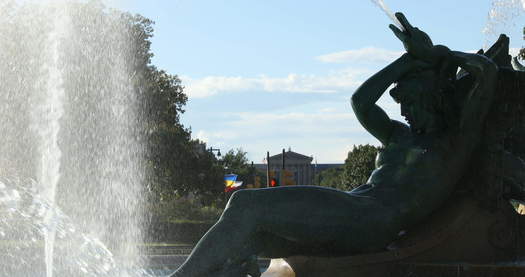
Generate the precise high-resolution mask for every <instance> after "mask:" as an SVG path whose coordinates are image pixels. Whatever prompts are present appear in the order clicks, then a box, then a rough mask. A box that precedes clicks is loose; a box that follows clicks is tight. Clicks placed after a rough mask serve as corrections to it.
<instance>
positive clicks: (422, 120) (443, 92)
mask: <svg viewBox="0 0 525 277" xmlns="http://www.w3.org/2000/svg"><path fill="white" fill-rule="evenodd" d="M454 94H455V88H454V81H453V80H452V78H446V77H445V76H443V74H439V73H437V72H436V71H434V70H432V69H428V70H422V71H417V72H412V73H409V74H407V75H405V76H403V78H401V79H400V80H398V81H397V83H396V86H395V87H394V88H393V89H391V90H390V95H391V96H392V98H393V99H394V100H395V101H396V102H397V103H399V104H400V105H401V115H402V116H403V117H404V118H405V120H406V121H407V123H408V124H409V125H410V128H411V129H412V131H414V132H417V133H429V132H435V131H441V130H445V129H448V128H452V127H454V126H455V125H456V123H457V118H458V110H459V109H458V108H457V105H456V104H455V103H456V102H455V100H454Z"/></svg>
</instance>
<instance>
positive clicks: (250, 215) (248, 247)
mask: <svg viewBox="0 0 525 277" xmlns="http://www.w3.org/2000/svg"><path fill="white" fill-rule="evenodd" d="M396 17H397V18H398V19H399V21H400V22H401V24H402V25H403V27H404V29H405V30H404V31H401V30H399V29H398V28H396V27H395V26H393V25H391V26H390V28H391V29H392V31H393V32H394V34H395V35H396V36H397V38H399V39H400V40H401V42H402V43H403V45H404V47H405V49H406V53H405V54H403V55H402V56H401V57H399V58H398V59H397V60H395V61H394V62H392V63H391V64H389V65H388V66H386V67H385V68H384V69H382V70H381V71H379V72H378V73H376V74H375V75H373V76H372V77H370V78H369V79H368V80H366V81H365V82H364V83H363V84H362V85H361V86H360V87H359V88H358V89H357V90H356V91H355V93H354V94H353V95H352V98H351V105H352V108H353V111H354V113H355V115H356V116H357V118H358V120H359V122H360V123H361V124H362V125H363V127H364V128H365V129H366V130H367V131H368V132H369V133H370V134H372V135H373V136H374V137H375V138H377V139H378V140H379V141H380V142H381V144H382V146H383V149H382V150H381V151H380V153H379V154H378V156H377V160H376V169H375V170H374V171H373V173H372V174H371V176H370V178H369V180H368V182H367V183H366V184H364V185H362V186H360V187H358V188H356V189H354V190H352V191H349V192H346V191H339V190H335V189H329V188H324V187H316V186H290V187H278V188H264V189H251V190H241V191H238V192H236V193H234V194H233V195H232V197H231V198H230V200H229V202H228V204H227V207H226V209H225V210H224V213H223V214H222V216H221V217H220V219H219V220H218V222H217V223H216V224H215V225H214V226H213V227H212V228H211V229H210V230H209V231H208V232H207V233H206V235H204V237H203V238H202V239H201V240H200V242H199V243H198V244H197V246H196V247H195V249H194V250H193V252H192V253H191V255H190V257H189V258H188V259H187V260H186V262H185V263H184V264H183V265H182V266H181V267H180V268H179V269H178V270H177V271H176V272H175V273H174V274H173V275H172V276H176V277H180V276H184V277H197V276H246V275H247V274H249V275H251V276H259V275H260V273H259V272H258V268H257V263H256V256H257V255H264V256H266V257H288V256H292V255H312V256H344V255H354V254H360V253H370V252H374V251H380V250H383V249H384V248H385V247H386V246H387V245H388V243H389V242H391V241H392V240H395V239H396V238H397V237H398V236H399V234H400V232H402V231H403V230H406V229H408V228H411V227H412V226H414V225H415V224H417V223H419V222H420V221H421V220H422V219H424V218H425V217H427V216H428V215H429V214H430V213H431V212H433V211H434V210H436V209H437V208H438V207H439V206H440V205H442V203H443V202H444V201H445V200H446V199H447V198H448V197H449V196H450V194H451V193H452V191H453V190H454V188H455V187H456V185H457V184H458V182H460V179H461V177H462V176H463V175H464V173H465V171H466V170H468V167H469V161H470V159H471V157H472V153H473V151H474V149H475V148H476V147H477V145H478V144H479V141H480V134H481V132H482V128H483V122H484V120H485V117H486V115H487V112H488V110H489V108H490V106H491V104H492V100H493V94H494V90H495V86H496V83H497V76H498V74H497V72H498V67H497V65H496V64H495V63H494V62H493V61H491V60H490V59H488V58H487V57H485V56H483V55H480V54H470V53H463V52H458V51H451V50H449V49H448V48H447V47H445V46H441V45H434V44H433V43H432V41H431V40H430V38H429V37H428V35H427V34H425V33H424V32H423V31H421V30H419V29H418V28H415V27H412V26H411V25H410V23H409V22H408V21H407V20H406V18H405V17H404V16H403V15H402V14H401V13H397V14H396ZM458 67H460V68H461V69H463V70H465V71H466V72H467V73H468V74H470V75H471V76H472V78H473V80H472V82H471V83H470V84H471V85H470V86H469V87H464V86H459V85H458V84H457V83H456V73H457V69H458ZM392 84H395V87H394V88H392V89H391V90H390V95H391V96H392V97H393V99H394V100H395V101H396V102H398V103H399V104H400V106H401V114H402V115H403V116H404V117H405V119H406V121H407V123H408V124H405V123H402V122H399V121H396V120H392V119H390V118H389V117H388V116H387V114H386V113H385V112H384V111H383V110H382V109H381V108H380V107H379V106H378V105H377V104H376V102H377V101H378V99H379V98H380V97H381V96H382V95H383V94H384V93H385V91H386V90H387V89H388V87H389V86H391V85H392Z"/></svg>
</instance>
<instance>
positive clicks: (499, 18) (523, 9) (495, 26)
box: [483, 0, 525, 48]
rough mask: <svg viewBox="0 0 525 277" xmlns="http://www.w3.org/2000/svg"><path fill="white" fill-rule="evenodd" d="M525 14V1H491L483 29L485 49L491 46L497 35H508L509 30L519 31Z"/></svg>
mask: <svg viewBox="0 0 525 277" xmlns="http://www.w3.org/2000/svg"><path fill="white" fill-rule="evenodd" d="M524 14H525V0H493V1H492V3H491V8H490V11H489V13H488V17H487V24H486V25H485V28H483V34H485V47H484V48H487V47H488V46H490V45H492V43H494V41H496V39H497V38H498V36H499V34H504V33H506V34H508V33H510V32H511V30H515V29H520V30H521V28H522V27H523V26H521V25H516V22H519V23H520V24H521V21H520V20H518V19H521V20H523V15H524Z"/></svg>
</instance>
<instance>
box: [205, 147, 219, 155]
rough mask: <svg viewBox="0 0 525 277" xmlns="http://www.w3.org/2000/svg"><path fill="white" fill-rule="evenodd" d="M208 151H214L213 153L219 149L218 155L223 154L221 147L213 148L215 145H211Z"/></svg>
mask: <svg viewBox="0 0 525 277" xmlns="http://www.w3.org/2000/svg"><path fill="white" fill-rule="evenodd" d="M208 151H210V152H212V153H213V151H217V157H220V156H221V149H219V148H213V147H210V148H209V149H208Z"/></svg>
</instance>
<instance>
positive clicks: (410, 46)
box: [389, 13, 437, 64]
mask: <svg viewBox="0 0 525 277" xmlns="http://www.w3.org/2000/svg"><path fill="white" fill-rule="evenodd" d="M396 17H397V19H398V20H399V22H400V23H401V25H403V27H404V28H405V30H404V31H401V30H400V29H398V28H397V27H396V26H394V25H392V24H390V26H389V27H390V29H392V31H393V32H394V34H395V35H396V37H397V38H399V40H401V42H403V45H404V46H405V49H406V51H407V52H408V53H409V54H410V55H411V56H413V57H414V58H417V59H420V60H423V61H426V62H428V63H432V64H434V63H436V59H437V57H436V56H437V55H436V53H434V52H435V51H433V49H434V45H433V44H432V40H431V39H430V37H429V36H428V35H427V34H426V33H425V32H423V31H421V30H419V29H418V28H415V27H412V25H410V23H409V22H408V20H407V19H406V18H405V16H404V15H403V14H402V13H396Z"/></svg>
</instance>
